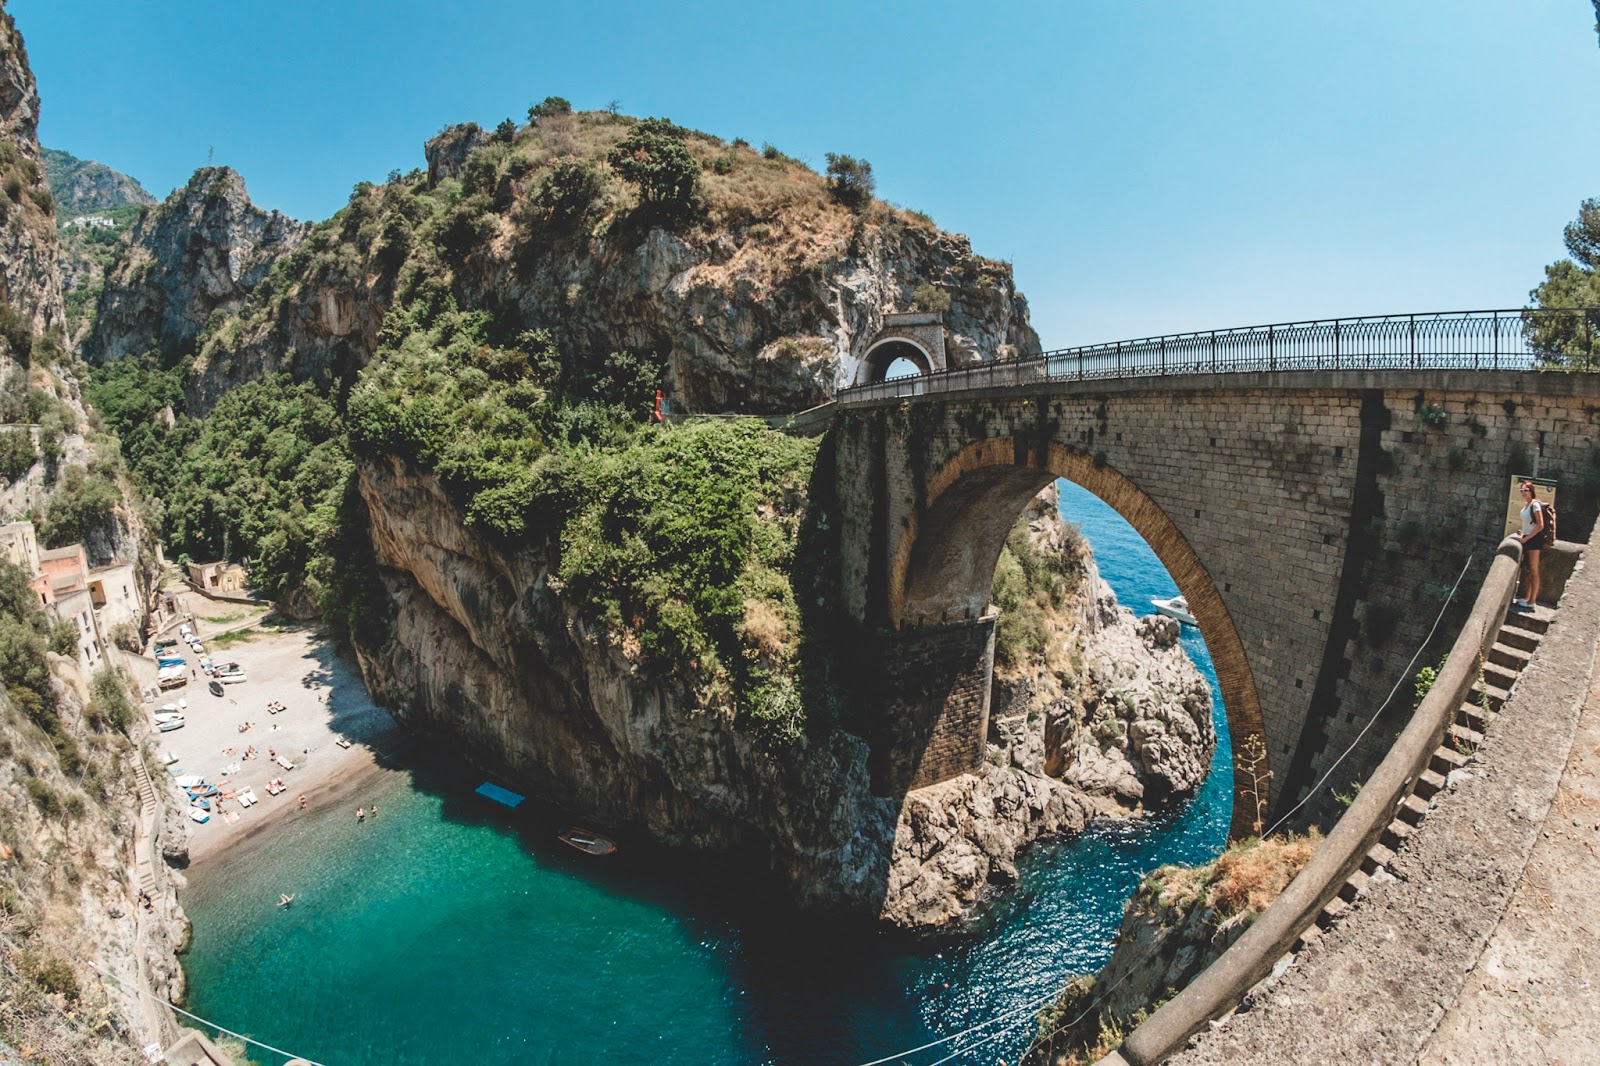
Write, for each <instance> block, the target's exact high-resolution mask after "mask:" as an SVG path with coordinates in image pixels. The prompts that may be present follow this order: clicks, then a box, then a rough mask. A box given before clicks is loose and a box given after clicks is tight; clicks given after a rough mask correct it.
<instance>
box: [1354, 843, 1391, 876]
mask: <svg viewBox="0 0 1600 1066" xmlns="http://www.w3.org/2000/svg"><path fill="white" fill-rule="evenodd" d="M1393 861H1394V849H1393V848H1390V847H1386V846H1384V845H1383V844H1374V845H1372V847H1371V848H1369V849H1368V850H1367V853H1366V854H1365V855H1363V856H1361V870H1362V872H1363V873H1365V874H1367V875H1368V876H1369V877H1370V876H1371V875H1372V874H1375V873H1377V872H1378V871H1379V870H1380V869H1382V868H1383V867H1385V866H1388V865H1389V864H1390V863H1391V862H1393Z"/></svg>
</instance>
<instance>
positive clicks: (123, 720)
mask: <svg viewBox="0 0 1600 1066" xmlns="http://www.w3.org/2000/svg"><path fill="white" fill-rule="evenodd" d="M87 714H88V716H89V718H90V720H91V721H94V722H106V723H109V724H110V726H111V728H113V729H119V730H120V729H126V728H128V724H129V723H130V722H132V721H133V703H132V701H130V700H129V699H128V690H127V688H126V687H125V686H124V685H123V683H122V678H120V677H118V676H117V674H116V671H114V670H112V669H111V668H110V667H102V668H101V669H99V670H96V671H95V672H94V676H93V677H92V678H90V679H89V706H88V708H87Z"/></svg>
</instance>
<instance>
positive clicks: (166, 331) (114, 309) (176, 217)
mask: <svg viewBox="0 0 1600 1066" xmlns="http://www.w3.org/2000/svg"><path fill="white" fill-rule="evenodd" d="M306 230H307V227H306V226H304V225H302V224H301V223H299V222H296V221H294V220H293V219H291V218H289V217H287V216H286V215H283V214H280V213H279V212H277V211H271V212H268V211H262V210H261V209H260V208H258V207H256V206H255V205H254V204H252V203H251V202H250V197H249V194H248V193H246V191H245V187H244V179H243V178H241V177H240V176H239V175H238V174H237V173H235V172H234V171H233V170H230V169H229V168H227V167H203V168H201V169H200V170H197V171H195V173H194V176H193V177H192V178H190V179H189V183H188V184H187V185H186V186H184V187H183V188H182V189H179V190H177V191H176V192H174V193H173V194H172V195H171V196H169V197H168V198H167V199H166V201H165V202H164V203H162V204H161V205H160V206H158V207H155V208H153V209H151V210H150V211H148V212H146V214H145V215H144V217H142V218H141V219H140V220H139V222H138V224H137V225H136V226H134V228H133V231H132V232H131V233H130V234H129V236H128V243H127V245H126V248H125V251H124V254H123V255H122V257H121V258H120V259H119V260H118V262H117V264H116V266H115V268H114V269H113V270H112V272H111V273H110V274H109V275H108V276H107V278H106V288H105V292H104V293H103V294H102V296H101V299H100V307H99V315H98V318H97V320H96V322H95V328H94V332H93V333H91V334H90V336H89V338H88V340H87V341H86V342H85V344H84V346H83V354H84V356H85V358H86V360H87V361H89V362H91V363H103V362H107V361H109V360H112V359H120V358H122V357H123V356H125V355H132V354H137V353H140V352H143V351H145V350H147V349H149V348H151V347H155V346H159V347H161V348H163V349H165V350H168V351H184V350H188V349H192V348H193V347H194V346H195V343H196V341H197V340H199V338H200V335H201V333H202V331H203V330H204V329H205V328H206V325H207V323H208V322H209V321H210V320H211V317H212V315H213V314H215V313H217V312H219V311H220V312H222V313H224V314H227V313H228V312H232V311H235V310H237V309H238V308H239V307H240V305H241V304H242V303H243V302H244V298H245V297H246V296H247V295H248V294H249V292H250V290H251V289H253V288H254V287H255V286H256V285H257V284H259V283H260V281H261V279H262V278H264V277H265V276H266V273H267V271H268V270H269V269H271V267H272V264H273V263H274V262H275V261H276V260H277V259H278V257H280V256H282V255H284V254H286V253H288V252H290V251H292V250H293V249H294V248H295V247H296V246H297V245H298V244H299V243H300V241H301V240H302V239H303V238H304V237H305V234H306Z"/></svg>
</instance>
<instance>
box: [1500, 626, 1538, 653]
mask: <svg viewBox="0 0 1600 1066" xmlns="http://www.w3.org/2000/svg"><path fill="white" fill-rule="evenodd" d="M1540 636H1542V634H1539V633H1531V632H1529V631H1528V630H1526V629H1512V628H1511V627H1510V626H1501V627H1500V638H1499V640H1498V641H1497V642H1496V644H1495V647H1500V646H1501V645H1504V646H1506V647H1508V648H1514V649H1516V650H1517V651H1523V652H1532V651H1533V649H1535V648H1537V647H1538V646H1539V637H1540Z"/></svg>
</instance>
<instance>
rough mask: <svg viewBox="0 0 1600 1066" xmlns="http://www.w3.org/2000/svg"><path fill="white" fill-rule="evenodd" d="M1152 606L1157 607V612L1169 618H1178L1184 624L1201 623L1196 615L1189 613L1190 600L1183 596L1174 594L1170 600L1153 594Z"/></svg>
mask: <svg viewBox="0 0 1600 1066" xmlns="http://www.w3.org/2000/svg"><path fill="white" fill-rule="evenodd" d="M1150 606H1152V607H1154V608H1155V609H1156V613H1157V614H1164V615H1166V616H1167V617H1168V618H1176V619H1177V620H1178V621H1180V622H1182V623H1183V624H1184V625H1189V626H1194V625H1199V623H1198V622H1196V621H1195V620H1194V615H1192V614H1190V613H1189V601H1188V600H1186V599H1184V598H1183V597H1182V596H1174V597H1172V598H1171V599H1170V600H1163V599H1161V598H1160V597H1157V596H1152V597H1151V598H1150Z"/></svg>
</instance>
